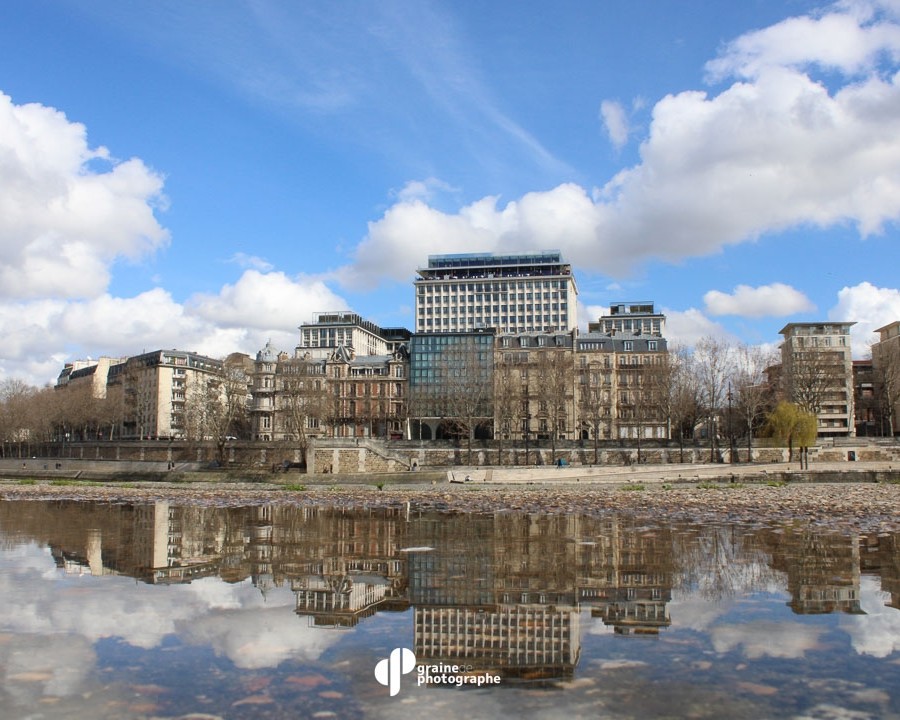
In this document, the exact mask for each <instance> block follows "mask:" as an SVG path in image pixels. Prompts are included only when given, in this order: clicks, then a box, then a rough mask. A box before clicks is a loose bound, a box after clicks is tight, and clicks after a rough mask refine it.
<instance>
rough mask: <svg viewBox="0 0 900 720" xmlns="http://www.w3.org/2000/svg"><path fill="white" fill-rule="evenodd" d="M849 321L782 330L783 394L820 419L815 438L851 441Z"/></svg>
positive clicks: (851, 376)
mask: <svg viewBox="0 0 900 720" xmlns="http://www.w3.org/2000/svg"><path fill="white" fill-rule="evenodd" d="M855 324H856V323H853V322H819V323H788V324H787V325H785V326H784V327H783V328H782V329H781V330H780V334H781V335H782V336H783V337H784V341H783V342H782V344H781V365H782V383H783V387H784V394H785V396H786V397H787V398H788V399H789V400H790V401H791V402H793V403H796V404H797V405H798V406H800V407H801V408H802V409H804V410H806V411H807V412H810V413H813V414H814V415H815V416H816V418H817V420H818V435H819V437H854V436H855V435H856V428H855V425H854V410H853V366H852V357H851V352H850V328H851V327H852V326H853V325H855Z"/></svg>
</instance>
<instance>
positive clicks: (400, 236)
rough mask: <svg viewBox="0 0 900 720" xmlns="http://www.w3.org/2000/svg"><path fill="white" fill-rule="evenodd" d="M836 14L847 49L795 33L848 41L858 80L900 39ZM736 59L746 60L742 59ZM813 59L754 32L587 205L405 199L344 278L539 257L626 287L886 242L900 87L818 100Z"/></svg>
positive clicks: (822, 28) (864, 87) (802, 48)
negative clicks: (805, 239) (671, 275)
mask: <svg viewBox="0 0 900 720" xmlns="http://www.w3.org/2000/svg"><path fill="white" fill-rule="evenodd" d="M832 14H833V15H834V18H833V20H832V21H831V22H833V24H834V25H835V26H838V27H839V28H840V30H841V32H842V33H844V34H843V35H835V33H836V32H837V31H836V30H835V31H834V32H832V31H831V30H830V28H831V25H830V24H828V23H825V24H822V23H821V22H820V21H816V20H814V19H809V18H807V19H806V20H805V22H806V25H804V27H806V26H809V27H810V28H812V29H818V31H819V32H822V33H823V36H824V38H823V42H824V44H827V43H832V42H834V41H835V37H841V38H843V37H845V36H850V35H852V36H853V37H855V38H856V39H857V40H856V41H857V44H859V45H860V47H859V48H858V49H857V50H856V51H855V55H853V57H848V58H845V59H841V58H840V57H835V58H832V59H831V65H830V66H829V67H837V68H838V69H839V70H843V69H847V70H850V69H852V70H854V71H856V72H857V73H858V72H862V71H864V70H866V69H867V68H868V67H869V65H870V63H869V62H868V61H867V59H868V58H881V57H883V56H884V55H885V52H886V51H888V50H889V51H890V52H891V53H893V48H894V40H893V38H894V35H895V34H900V25H894V24H891V23H890V22H888V21H886V20H882V21H880V23H878V24H877V27H876V25H875V24H871V23H870V24H868V25H864V24H863V23H864V22H866V21H865V20H861V19H860V17H861V16H859V15H858V14H853V13H851V12H850V11H849V10H847V11H844V12H843V13H838V12H835V13H832ZM774 27H775V28H777V27H778V26H774ZM854 27H855V33H851V30H852V29H853V28H854ZM770 30H772V32H773V33H775V30H773V29H771V28H770ZM797 32H798V33H799V32H800V31H797ZM804 32H811V30H808V29H807V30H805V31H804ZM776 35H777V33H776ZM744 45H747V46H748V47H750V48H752V53H751V51H750V50H746V51H743V55H742V54H741V52H739V50H738V49H737V48H741V47H743V46H744ZM822 45H823V43H817V44H808V45H807V44H803V43H796V44H795V45H793V46H792V49H791V51H790V52H791V55H790V56H786V55H784V51H782V50H781V49H780V48H778V47H775V46H774V44H773V42H771V41H769V40H766V41H765V42H763V41H762V40H760V39H759V38H757V39H754V38H753V34H752V33H751V34H750V35H747V36H743V37H742V38H738V39H737V40H735V42H734V43H732V45H730V46H728V47H727V48H726V50H725V52H724V54H723V55H722V57H721V58H719V59H718V61H714V63H713V64H711V67H714V68H718V72H720V73H734V74H737V75H739V76H740V77H742V78H743V77H744V76H745V75H748V74H749V76H750V77H749V79H742V80H740V81H737V82H734V83H733V84H732V85H730V86H729V87H726V88H725V89H724V90H722V91H721V92H719V93H718V94H714V95H712V94H708V93H706V92H700V91H685V92H681V93H678V94H674V95H668V96H666V97H664V98H662V99H661V100H659V102H657V103H656V105H655V107H654V108H653V111H652V121H651V124H650V126H649V131H648V136H647V138H646V139H645V140H644V142H643V143H642V145H641V148H640V157H641V161H640V163H639V164H637V165H635V166H633V167H630V168H627V169H625V170H622V171H621V172H619V173H618V174H617V175H616V176H615V177H613V178H612V179H611V180H610V181H609V182H607V183H606V184H605V185H604V186H603V187H602V188H599V189H596V190H594V191H593V193H592V195H589V194H588V192H587V191H586V190H585V189H584V188H582V187H579V186H577V185H574V184H563V185H560V186H558V187H556V188H553V189H551V190H549V191H542V192H533V193H528V194H526V195H524V196H523V197H522V198H520V199H518V200H512V201H508V202H505V203H504V204H501V203H500V200H499V198H497V197H492V196H488V197H484V198H482V199H480V200H477V201H475V202H473V203H471V204H469V205H466V206H464V207H462V208H461V209H460V210H459V211H457V212H452V213H447V212H441V211H439V210H436V209H434V208H433V207H429V205H428V204H426V203H425V202H423V201H422V199H421V196H419V197H417V198H416V199H415V200H403V201H400V202H398V203H396V204H395V205H393V206H392V207H390V208H389V209H388V210H387V211H386V212H385V213H384V215H383V217H381V218H380V219H378V220H376V221H373V222H372V223H370V225H369V228H368V234H367V236H366V237H365V238H364V239H363V241H362V242H361V243H360V244H359V246H358V247H357V250H356V253H355V256H354V258H353V263H352V265H351V266H350V267H348V268H343V269H342V271H341V274H340V277H341V279H342V281H343V282H345V283H347V284H348V285H351V286H354V287H373V286H375V285H377V284H378V282H379V281H381V280H382V279H384V278H392V279H395V280H408V279H409V278H410V277H411V275H412V273H413V271H414V269H415V267H416V265H417V264H422V263H424V262H425V260H426V257H427V255H428V254H429V253H433V252H464V251H503V250H515V251H523V250H541V249H546V248H559V249H561V250H562V251H563V252H564V254H565V255H566V257H567V259H568V260H569V261H570V262H573V263H575V264H577V265H578V266H579V267H581V268H584V269H586V270H593V271H598V272H603V273H605V274H608V275H615V276H622V275H625V274H627V273H629V272H630V271H632V270H633V269H634V268H635V267H636V266H638V265H640V264H641V263H642V262H645V261H648V260H651V259H661V260H665V261H679V260H682V259H684V258H689V257H696V256H703V255H709V254H711V253H715V252H719V251H721V250H722V249H723V248H724V247H725V246H727V245H730V244H736V243H742V242H747V241H752V240H754V239H756V238H758V237H760V236H761V235H764V234H766V233H774V232H779V231H783V230H786V229H789V228H796V227H800V226H811V227H821V228H825V227H832V226H835V225H841V224H854V225H855V226H856V227H857V228H858V230H859V233H860V234H861V235H862V236H866V235H870V234H873V233H878V232H881V231H882V230H883V228H884V227H885V225H887V224H890V223H894V222H896V221H897V219H898V218H900V133H898V132H897V117H900V73H898V74H894V75H889V74H884V75H883V74H879V73H878V72H876V71H872V72H869V73H868V74H865V75H862V76H861V75H859V74H855V75H853V76H852V77H850V78H849V79H848V78H847V77H841V76H836V77H834V78H832V80H833V84H834V89H833V90H829V88H827V87H825V86H824V85H822V84H821V83H819V82H817V81H816V80H815V79H813V78H812V77H810V76H809V75H807V74H805V73H804V71H803V69H802V67H805V66H807V65H810V64H816V63H821V62H824V61H825V60H824V58H825V55H824V54H825V52H826V50H825V49H823V47H822ZM897 47H900V44H898V45H897ZM745 55H746V57H747V58H750V57H751V55H752V58H755V59H754V60H752V62H751V60H750V59H746V58H745V59H741V58H744V56H745ZM889 57H890V59H891V60H894V59H895V58H894V57H893V55H890V56H889ZM854 58H856V59H855V60H854ZM716 62H717V63H718V64H715V63H716ZM750 67H752V68H755V69H754V70H753V72H752V73H750V71H749V70H748V68H750ZM895 69H896V68H895ZM610 107H611V106H610ZM619 137H621V135H620V136H619ZM398 259H401V260H400V261H398Z"/></svg>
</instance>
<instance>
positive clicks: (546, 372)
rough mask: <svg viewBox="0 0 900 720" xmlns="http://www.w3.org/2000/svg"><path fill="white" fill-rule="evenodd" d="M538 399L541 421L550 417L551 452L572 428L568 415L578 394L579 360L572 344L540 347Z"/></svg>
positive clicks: (537, 371)
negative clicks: (576, 389) (576, 385)
mask: <svg viewBox="0 0 900 720" xmlns="http://www.w3.org/2000/svg"><path fill="white" fill-rule="evenodd" d="M534 369H535V372H536V379H537V383H538V384H537V388H536V389H537V400H538V402H539V409H540V415H541V416H542V417H541V420H546V423H547V431H548V433H549V435H550V448H551V453H552V454H553V455H554V456H555V455H556V440H557V439H558V438H559V436H560V435H561V434H564V433H565V432H566V430H567V429H568V423H567V417H568V416H569V415H570V408H571V407H572V404H573V402H574V397H575V360H574V353H573V352H572V348H570V347H559V348H557V347H552V348H547V349H544V350H539V351H538V353H537V362H536V363H535V367H534Z"/></svg>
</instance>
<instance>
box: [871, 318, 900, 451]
mask: <svg viewBox="0 0 900 720" xmlns="http://www.w3.org/2000/svg"><path fill="white" fill-rule="evenodd" d="M875 332H877V333H878V342H876V343H874V344H873V345H872V379H873V385H874V387H873V390H874V394H875V399H876V401H877V405H878V411H879V415H880V417H881V418H882V420H883V421H884V427H883V429H882V432H884V433H885V434H888V435H896V434H897V433H898V430H900V428H898V425H900V423H898V418H900V414H898V413H900V321H898V320H895V321H894V322H892V323H889V324H887V325H885V326H883V327H880V328H878V329H877V330H875Z"/></svg>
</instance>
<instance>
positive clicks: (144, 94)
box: [0, 0, 900, 383]
mask: <svg viewBox="0 0 900 720" xmlns="http://www.w3.org/2000/svg"><path fill="white" fill-rule="evenodd" d="M898 70H900V0H846V1H844V2H838V3H835V4H828V3H815V2H807V1H805V0H782V1H780V2H775V1H774V0H747V2H741V3H724V2H719V1H713V0H704V1H701V0H652V1H650V0H646V1H643V2H642V1H635V0H631V1H630V2H627V1H625V0H621V1H620V0H606V1H604V2H586V1H574V2H562V3H558V4H555V5H553V6H552V7H551V6H550V5H548V4H546V3H529V2H517V3H509V2H495V3H475V2H452V3H449V2H447V3H439V2H426V1H424V0H419V1H417V2H390V1H387V2H380V3H367V2H336V3H335V2H332V3H326V2H321V3H314V2H309V3H292V2H283V1H282V2H274V1H271V2H270V1H266V0H259V1H257V2H240V3H239V2H227V1H226V2H212V1H210V0H206V1H200V0H197V1H196V2H174V1H172V2H166V1H160V2H152V3H150V2H122V1H121V0H117V1H115V2H112V1H110V2H105V1H103V0H98V1H97V2H92V3H77V2H66V1H65V0H64V1H62V2H49V1H47V2H44V1H42V0H36V1H35V2H27V3H26V2H10V3H3V4H0V335H2V337H3V338H4V343H3V344H2V346H0V379H2V378H10V377H17V378H23V379H26V380H28V381H30V382H34V383H42V382H46V381H48V380H51V379H53V378H54V377H55V376H56V374H57V373H58V371H59V369H60V367H61V366H62V364H63V363H64V362H66V361H68V360H73V359H79V358H85V357H88V356H92V357H97V356H99V355H113V356H127V355H131V354H136V353H138V352H141V351H142V350H145V349H146V350H150V349H154V348H159V347H178V348H182V349H191V350H197V351H199V352H203V353H206V354H209V355H212V356H222V355H225V354H227V353H228V352H231V351H243V352H248V353H251V354H252V353H255V352H256V350H258V349H259V348H260V347H262V345H263V344H264V343H265V342H266V340H267V339H268V338H272V340H273V342H274V343H275V344H276V345H277V346H278V347H281V348H283V349H286V350H291V349H293V347H294V345H296V343H297V339H298V334H297V331H296V328H297V326H298V325H300V324H301V323H302V322H304V321H308V320H309V319H311V317H312V314H313V313H314V312H317V311H321V310H333V309H341V308H351V309H353V310H355V311H357V312H359V313H361V314H363V315H365V316H367V317H370V318H371V319H373V320H374V321H376V322H378V323H380V324H382V325H385V326H397V325H400V326H406V327H410V328H411V327H412V326H413V319H412V303H413V295H412V285H411V283H412V280H413V279H414V277H415V270H416V268H417V267H418V266H421V265H424V264H425V263H426V262H427V256H428V254H430V253H440V252H479V251H493V252H507V251H523V250H540V249H560V250H562V252H563V254H564V256H565V257H566V259H568V260H569V261H570V262H571V263H572V264H573V265H574V267H575V268H576V271H577V279H578V284H579V290H580V296H579V298H580V301H581V307H580V312H579V318H580V323H581V324H582V325H586V323H587V321H588V320H593V319H596V317H597V315H598V314H599V313H600V311H601V309H602V308H603V306H605V305H607V304H609V303H610V302H614V301H619V300H631V299H640V300H653V301H655V302H656V304H657V306H658V307H660V308H662V309H663V310H664V311H665V312H666V313H667V314H668V316H669V336H670V337H671V338H673V339H675V340H679V341H681V342H684V343H688V344H689V343H691V342H693V341H695V340H696V339H697V338H699V337H701V336H703V335H708V334H713V335H720V336H723V337H726V338H730V339H732V340H734V341H736V342H737V341H739V342H747V343H751V344H759V343H768V344H775V343H777V341H778V340H779V336H778V330H779V329H780V328H781V327H782V326H783V325H784V324H785V323H787V322H794V321H812V320H822V319H832V320H845V321H846V320H853V321H856V322H857V325H856V326H855V327H854V335H853V343H854V348H855V352H856V354H857V355H858V356H862V355H864V354H865V351H866V350H865V346H866V344H867V342H869V341H870V339H871V331H872V330H873V329H874V328H877V327H879V326H880V325H882V324H886V323H888V322H891V321H893V320H896V319H900V290H898V281H897V274H896V268H897V259H898V251H897V238H898V226H897V220H898V217H900V78H898V76H897V73H898Z"/></svg>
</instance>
